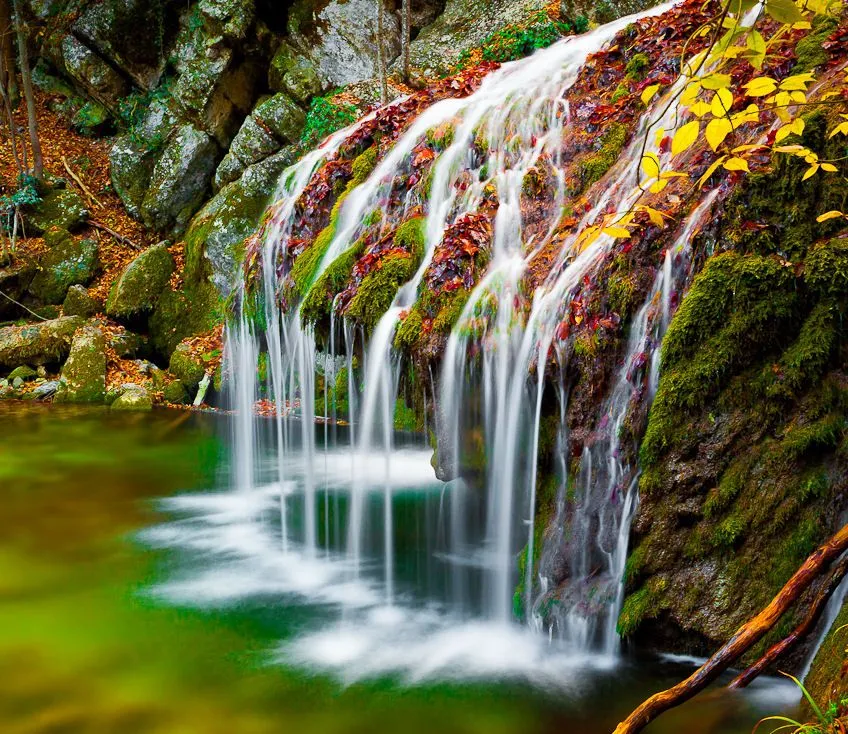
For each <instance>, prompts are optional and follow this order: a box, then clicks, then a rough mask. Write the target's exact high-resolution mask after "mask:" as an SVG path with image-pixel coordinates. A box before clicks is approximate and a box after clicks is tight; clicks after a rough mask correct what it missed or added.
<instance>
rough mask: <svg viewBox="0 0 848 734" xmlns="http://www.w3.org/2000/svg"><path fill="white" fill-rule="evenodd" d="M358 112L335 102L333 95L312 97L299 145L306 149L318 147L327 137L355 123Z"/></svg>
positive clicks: (345, 104) (349, 105) (349, 106)
mask: <svg viewBox="0 0 848 734" xmlns="http://www.w3.org/2000/svg"><path fill="white" fill-rule="evenodd" d="M357 116H358V111H357V109H356V107H354V106H353V105H352V104H347V103H345V102H337V101H335V99H334V95H332V94H330V95H327V96H324V97H313V98H312V101H311V102H310V103H309V110H308V111H307V113H306V125H305V126H304V128H303V133H302V134H301V143H302V144H303V145H304V146H305V147H306V148H312V147H315V146H316V145H318V143H320V142H321V141H322V140H324V138H326V137H327V136H328V135H332V134H333V133H334V132H336V131H337V130H341V129H342V128H343V127H347V126H348V125H351V124H353V123H354V122H356V118H357Z"/></svg>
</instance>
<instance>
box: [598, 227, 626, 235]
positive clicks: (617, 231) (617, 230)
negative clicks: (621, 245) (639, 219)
mask: <svg viewBox="0 0 848 734" xmlns="http://www.w3.org/2000/svg"><path fill="white" fill-rule="evenodd" d="M604 234H608V235H609V236H610V237H618V238H625V237H629V236H630V231H629V230H627V229H624V227H604Z"/></svg>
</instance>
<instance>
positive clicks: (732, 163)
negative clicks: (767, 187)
mask: <svg viewBox="0 0 848 734" xmlns="http://www.w3.org/2000/svg"><path fill="white" fill-rule="evenodd" d="M723 165H724V167H725V168H726V169H727V170H728V171H747V172H748V173H750V172H751V169H750V168H748V161H746V160H745V159H744V158H730V159H729V160H726V161H725V162H724V164H723Z"/></svg>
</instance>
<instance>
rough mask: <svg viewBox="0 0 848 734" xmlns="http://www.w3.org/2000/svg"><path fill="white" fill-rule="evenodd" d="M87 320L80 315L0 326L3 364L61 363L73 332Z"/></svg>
mask: <svg viewBox="0 0 848 734" xmlns="http://www.w3.org/2000/svg"><path fill="white" fill-rule="evenodd" d="M84 323H85V320H84V319H81V318H80V317H79V316H68V317H64V318H59V319H52V320H50V321H41V322H39V323H36V324H27V325H25V326H7V327H4V328H0V367H5V368H7V369H13V368H15V367H20V366H21V365H46V364H58V363H60V362H61V361H62V360H64V359H65V357H66V356H67V355H68V352H69V351H70V349H71V342H72V340H73V336H74V332H75V331H76V330H77V329H78V328H79V327H80V326H82V325H83V324H84Z"/></svg>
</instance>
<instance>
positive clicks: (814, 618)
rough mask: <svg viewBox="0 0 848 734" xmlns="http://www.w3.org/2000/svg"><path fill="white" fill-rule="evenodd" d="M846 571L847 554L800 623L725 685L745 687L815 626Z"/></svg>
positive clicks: (847, 571) (847, 568)
mask: <svg viewBox="0 0 848 734" xmlns="http://www.w3.org/2000/svg"><path fill="white" fill-rule="evenodd" d="M846 573H848V556H846V557H844V558H843V559H842V560H841V561H839V563H838V564H837V565H836V566H835V567H834V569H833V571H831V572H830V576H829V577H828V579H827V581H825V583H824V584H823V585H822V587H821V589H819V593H818V594H816V598H815V599H813V603H812V604H810V607H809V609H808V611H807V615H806V616H805V617H804V619H803V620H802V621H801V623H800V624H799V625H798V626H797V627H796V628H795V629H794V630H792V632H790V633H789V634H788V635H787V636H786V637H784V638H783V639H782V640H781V641H780V642H776V643H775V644H774V645H772V646H771V647H770V648H769V649H768V650H766V652H765V654H764V655H763V656H762V657H761V658H760V659H759V660H757V662H756V663H754V664H753V665H752V666H750V667H749V668H746V669H745V670H743V671H742V672H741V673H740V674H739V675H737V676H736V677H735V678H734V679H733V680H732V681H730V683H729V684H728V686H727V687H728V688H745V686H747V685H748V684H749V683H750V682H751V681H752V680H754V678H756V677H757V676H758V675H760V673H762V672H763V671H764V670H766V668H768V667H769V666H771V665H773V664H774V663H775V662H776V661H777V660H779V659H780V658H781V657H782V656H783V655H785V654H786V652H787V651H788V650H790V649H791V648H792V647H793V646H794V645H795V644H796V643H797V642H798V641H799V640H801V639H803V638H804V637H805V636H806V635H807V634H808V633H809V632H810V631H811V630H812V629H813V627H815V626H816V622H818V621H819V618H820V617H821V615H822V612H823V611H824V609H825V607H826V606H827V602H828V600H829V599H830V597H831V596H832V595H833V592H834V591H836V587H838V586H839V584H840V583H841V582H842V579H843V578H845V574H846Z"/></svg>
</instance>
